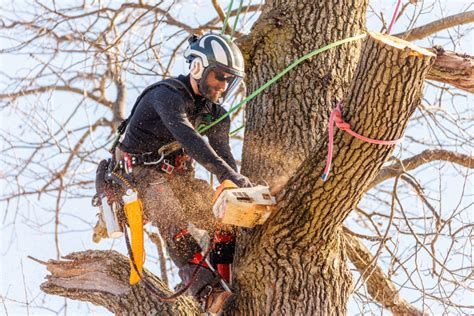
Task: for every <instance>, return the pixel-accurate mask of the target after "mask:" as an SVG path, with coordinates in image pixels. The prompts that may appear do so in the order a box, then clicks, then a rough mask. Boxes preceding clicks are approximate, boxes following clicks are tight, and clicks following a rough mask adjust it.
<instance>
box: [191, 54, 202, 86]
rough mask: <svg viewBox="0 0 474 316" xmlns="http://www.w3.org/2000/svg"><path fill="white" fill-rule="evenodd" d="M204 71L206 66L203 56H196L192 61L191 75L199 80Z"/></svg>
mask: <svg viewBox="0 0 474 316" xmlns="http://www.w3.org/2000/svg"><path fill="white" fill-rule="evenodd" d="M203 72H204V66H203V64H202V60H201V58H199V57H196V58H194V59H193V61H192V62H191V77H193V79H196V80H199V79H201V77H202V73H203Z"/></svg>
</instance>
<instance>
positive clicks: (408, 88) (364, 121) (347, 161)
mask: <svg viewBox="0 0 474 316" xmlns="http://www.w3.org/2000/svg"><path fill="white" fill-rule="evenodd" d="M434 57H435V55H434V54H432V53H430V52H429V51H427V50H424V49H421V48H420V49H418V48H416V47H414V46H412V45H411V44H410V43H408V42H404V41H401V40H398V39H397V38H394V37H390V36H383V35H377V34H369V36H368V39H367V40H366V42H365V44H364V48H363V50H362V54H361V57H360V60H359V63H358V68H357V70H356V72H355V75H354V79H353V83H352V86H351V88H350V89H349V91H348V96H347V98H346V99H345V106H344V111H343V117H344V118H345V121H346V122H347V123H349V125H350V126H351V128H352V130H354V131H355V132H357V133H359V134H362V135H364V136H366V137H369V138H373V139H381V140H394V139H398V138H400V137H402V135H403V132H404V130H405V128H406V125H407V122H408V119H409V118H410V116H411V114H412V113H413V112H414V110H415V109H416V107H417V106H418V104H419V101H420V96H421V93H422V87H423V80H424V78H425V77H426V75H427V73H428V71H429V69H430V67H431V65H432V63H433V62H434ZM291 97H292V96H291V95H289V98H291ZM255 106H257V105H255ZM300 115H304V113H300ZM294 128H299V127H294ZM251 133H252V132H251ZM326 135H327V134H326ZM326 135H325V137H327V136H326ZM286 140H287V141H288V140H289V139H288V138H287V139H286ZM254 142H255V140H254ZM257 147H258V144H257ZM392 149H393V146H383V145H373V144H369V143H364V142H362V141H360V140H358V139H355V138H354V137H352V136H350V135H348V134H346V133H345V132H343V131H339V130H338V131H337V132H336V133H335V150H334V153H335V157H334V163H333V170H332V173H331V175H330V177H329V179H328V180H327V181H326V182H323V181H322V180H321V174H322V170H323V168H324V164H325V159H324V157H325V155H326V153H327V150H326V142H323V141H322V142H321V143H320V144H319V146H317V147H316V150H314V151H313V152H314V153H315V154H314V155H313V156H309V157H308V158H307V159H306V160H305V161H304V162H303V163H302V164H301V166H300V168H298V170H297V171H296V174H295V175H294V176H293V177H292V178H291V179H290V180H289V182H288V184H287V187H286V189H285V190H283V191H282V192H281V193H280V195H279V200H280V203H279V207H278V209H277V210H276V212H275V215H274V216H272V217H271V218H270V219H269V220H268V221H267V222H266V223H265V225H263V226H261V227H258V228H256V229H254V230H252V231H249V232H246V233H243V236H242V238H241V240H240V241H239V246H240V248H239V253H238V261H237V265H236V266H237V267H236V271H235V280H236V285H235V286H236V288H237V291H238V304H236V306H235V310H234V312H235V314H241V313H244V314H245V313H249V312H250V311H253V312H254V313H256V314H259V315H260V314H265V315H270V314H272V315H273V314H308V315H315V314H319V315H341V314H345V313H346V305H347V300H348V297H349V294H350V292H351V276H350V273H349V271H348V269H347V267H346V258H345V249H344V247H343V246H342V242H341V235H342V234H341V225H342V222H343V221H344V219H345V218H346V217H347V215H348V214H349V212H350V211H351V210H352V208H353V207H355V206H356V205H357V203H358V202H359V200H360V198H361V197H362V195H363V193H364V192H365V191H366V190H367V188H368V186H369V184H370V183H371V181H372V180H373V178H374V177H375V176H376V175H377V173H378V172H379V170H380V169H381V167H382V165H383V163H384V162H385V161H386V159H387V158H388V157H389V155H390V153H391V151H392ZM267 165H268V164H267ZM265 172H268V171H265Z"/></svg>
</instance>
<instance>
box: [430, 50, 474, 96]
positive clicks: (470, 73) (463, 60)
mask: <svg viewBox="0 0 474 316" xmlns="http://www.w3.org/2000/svg"><path fill="white" fill-rule="evenodd" d="M433 51H434V52H435V53H436V55H437V58H436V62H435V64H434V65H433V68H432V69H431V71H430V73H429V74H428V77H427V79H429V80H435V81H438V82H442V83H447V84H450V85H452V86H454V87H456V88H458V89H461V90H464V91H467V92H471V93H474V57H472V56H469V55H467V54H458V53H455V52H450V51H445V50H444V49H442V48H441V47H434V48H433Z"/></svg>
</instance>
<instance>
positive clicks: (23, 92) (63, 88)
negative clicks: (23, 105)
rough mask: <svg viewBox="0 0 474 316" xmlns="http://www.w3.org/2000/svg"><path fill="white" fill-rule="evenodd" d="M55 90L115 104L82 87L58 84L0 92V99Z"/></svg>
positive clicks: (101, 102)
mask: <svg viewBox="0 0 474 316" xmlns="http://www.w3.org/2000/svg"><path fill="white" fill-rule="evenodd" d="M53 90H56V91H68V92H74V93H77V94H80V95H82V96H85V97H88V98H89V99H92V100H94V101H96V102H97V103H100V104H103V105H105V106H107V107H108V108H112V105H113V103H112V102H111V101H109V100H107V99H105V98H103V97H97V96H95V95H94V94H92V93H90V92H88V91H86V90H82V89H79V88H74V87H70V86H56V85H52V86H44V87H39V88H36V89H29V90H20V91H17V92H11V93H4V94H0V99H6V98H12V99H15V98H18V97H24V96H27V95H31V94H37V93H43V92H47V91H53Z"/></svg>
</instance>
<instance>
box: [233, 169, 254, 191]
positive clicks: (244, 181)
mask: <svg viewBox="0 0 474 316" xmlns="http://www.w3.org/2000/svg"><path fill="white" fill-rule="evenodd" d="M229 180H231V181H232V182H234V183H235V184H236V185H237V186H238V187H239V188H249V187H252V186H253V184H252V182H250V180H249V178H247V177H246V176H243V175H241V174H240V173H237V172H234V173H233V174H232V175H231V176H230V177H229Z"/></svg>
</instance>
